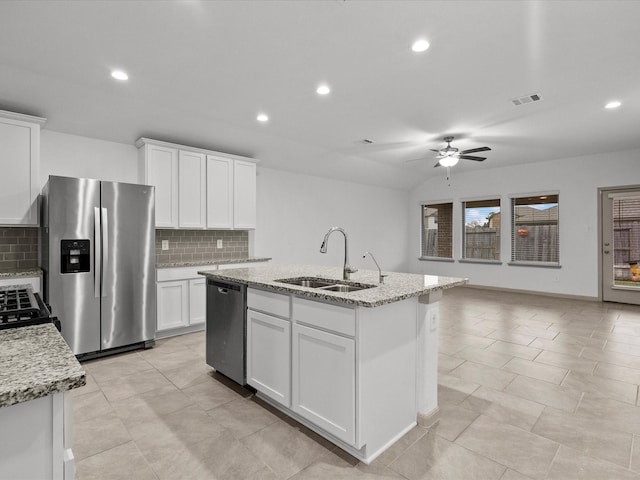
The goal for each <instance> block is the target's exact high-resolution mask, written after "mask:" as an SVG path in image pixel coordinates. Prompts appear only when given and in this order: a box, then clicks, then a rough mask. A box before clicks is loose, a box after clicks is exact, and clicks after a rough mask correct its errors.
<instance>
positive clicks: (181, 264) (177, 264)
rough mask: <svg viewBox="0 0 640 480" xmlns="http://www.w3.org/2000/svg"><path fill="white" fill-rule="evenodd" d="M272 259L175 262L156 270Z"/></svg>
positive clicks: (244, 258)
mask: <svg viewBox="0 0 640 480" xmlns="http://www.w3.org/2000/svg"><path fill="white" fill-rule="evenodd" d="M269 260H271V257H242V258H228V259H227V258H225V259H224V260H211V261H209V262H205V261H202V260H200V261H197V262H174V263H158V264H156V268H172V267H199V266H203V267H204V266H206V265H228V264H230V263H252V262H268V261H269Z"/></svg>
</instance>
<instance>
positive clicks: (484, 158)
mask: <svg viewBox="0 0 640 480" xmlns="http://www.w3.org/2000/svg"><path fill="white" fill-rule="evenodd" d="M460 158H463V159H465V160H475V161H476V162H484V161H485V160H486V159H487V157H474V156H473V155H460Z"/></svg>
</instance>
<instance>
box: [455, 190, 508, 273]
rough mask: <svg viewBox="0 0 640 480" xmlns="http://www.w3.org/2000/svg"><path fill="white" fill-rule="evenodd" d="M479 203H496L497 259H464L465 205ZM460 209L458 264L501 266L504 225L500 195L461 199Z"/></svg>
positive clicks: (465, 238) (465, 237) (465, 243)
mask: <svg viewBox="0 0 640 480" xmlns="http://www.w3.org/2000/svg"><path fill="white" fill-rule="evenodd" d="M480 202H497V203H498V205H497V207H498V208H499V212H498V213H499V214H500V228H499V230H498V235H497V238H498V258H497V259H490V258H472V257H466V256H465V255H466V250H467V224H466V219H467V203H480ZM460 207H461V212H462V238H461V251H460V259H459V260H458V261H459V262H460V263H478V264H485V265H502V260H501V258H502V232H503V229H502V224H503V223H504V222H503V220H502V217H503V216H504V215H503V209H502V197H501V196H500V195H486V196H483V197H476V198H463V199H461V200H460Z"/></svg>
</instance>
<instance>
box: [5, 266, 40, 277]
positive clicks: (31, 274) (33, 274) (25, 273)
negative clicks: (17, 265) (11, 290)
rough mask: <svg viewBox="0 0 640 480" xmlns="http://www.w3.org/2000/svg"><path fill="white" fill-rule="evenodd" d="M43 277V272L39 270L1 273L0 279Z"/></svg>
mask: <svg viewBox="0 0 640 480" xmlns="http://www.w3.org/2000/svg"><path fill="white" fill-rule="evenodd" d="M41 276H42V270H41V269H39V268H27V269H16V270H2V271H0V278H20V277H41Z"/></svg>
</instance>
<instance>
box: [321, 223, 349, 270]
mask: <svg viewBox="0 0 640 480" xmlns="http://www.w3.org/2000/svg"><path fill="white" fill-rule="evenodd" d="M336 230H337V231H339V232H341V233H342V235H344V267H343V269H342V279H343V280H349V276H350V275H351V274H352V273H355V272H357V271H358V269H357V268H356V267H352V266H351V265H349V241H348V239H347V232H345V231H344V229H343V228H342V227H331V228H330V229H329V231H328V232H327V233H326V234H325V236H324V240H323V241H322V245H320V253H327V242H328V241H329V235H331V234H332V233H333V232H335V231H336Z"/></svg>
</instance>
